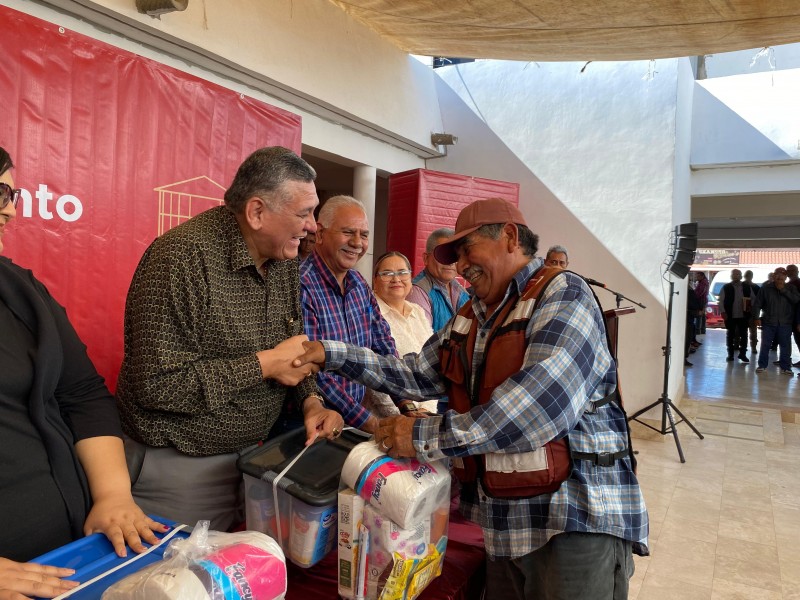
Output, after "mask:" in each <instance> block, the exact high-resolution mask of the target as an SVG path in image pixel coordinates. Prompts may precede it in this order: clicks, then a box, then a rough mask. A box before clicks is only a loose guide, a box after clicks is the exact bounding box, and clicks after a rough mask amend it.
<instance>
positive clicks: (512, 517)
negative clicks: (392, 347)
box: [324, 258, 648, 558]
mask: <svg viewBox="0 0 800 600" xmlns="http://www.w3.org/2000/svg"><path fill="white" fill-rule="evenodd" d="M542 264H543V263H542V260H541V259H539V258H536V259H534V260H532V261H531V262H530V263H528V265H526V266H525V267H524V268H523V269H521V270H520V271H519V272H518V273H517V274H516V275H515V276H514V278H513V280H512V281H511V283H510V284H509V287H508V290H507V291H506V295H505V298H504V299H503V301H502V303H501V306H503V305H504V304H505V303H506V302H509V301H513V298H516V297H517V295H516V294H520V295H521V293H522V291H523V290H524V289H525V285H526V284H527V282H528V280H529V279H530V278H531V276H532V275H533V274H534V273H535V271H536V270H537V269H538V268H539V267H541V266H542ZM513 292H516V293H513ZM471 302H472V309H473V311H474V313H475V317H476V318H477V319H478V323H479V329H478V335H477V337H476V343H475V349H474V352H473V358H474V363H473V365H477V364H480V363H481V362H482V361H483V357H484V355H485V352H486V347H485V341H484V340H486V339H487V337H488V333H489V331H491V327H492V325H493V319H492V317H491V316H490V317H489V318H488V319H487V316H486V306H485V305H484V304H483V303H482V302H481V301H480V300H478V299H477V298H473V299H472V300H471ZM538 303H539V306H538V307H537V310H536V311H535V312H534V315H533V318H532V319H531V320H530V322H529V324H528V328H527V331H526V337H527V339H528V349H527V351H526V353H525V358H524V360H523V365H522V369H521V370H520V371H519V372H517V373H516V374H514V375H513V376H511V377H509V378H508V379H506V380H505V381H503V382H500V383H499V384H498V386H497V387H496V388H495V390H494V392H493V393H492V397H491V400H490V401H489V402H488V403H487V404H483V405H479V406H476V407H474V408H472V409H471V410H470V411H469V412H467V413H463V414H458V413H456V412H455V411H452V410H451V411H448V412H447V413H446V414H445V415H442V416H436V417H430V418H427V419H418V420H417V422H416V424H415V425H414V433H413V436H414V440H413V443H414V447H415V448H416V450H417V453H418V457H419V458H420V459H421V460H434V459H440V458H446V457H457V456H466V455H472V454H483V453H487V452H509V453H520V452H528V451H531V450H535V449H536V448H539V447H541V446H543V445H544V444H546V443H547V442H549V441H551V440H553V439H555V438H558V437H562V436H563V435H564V434H566V435H567V439H568V441H569V446H570V448H571V449H572V450H573V451H575V452H592V453H594V452H597V453H603V452H608V453H614V452H618V451H620V450H623V449H624V448H625V447H626V445H627V433H626V431H627V429H626V422H625V414H624V412H623V411H622V410H621V409H620V407H618V406H617V405H616V404H615V403H613V402H612V403H609V404H606V405H604V406H602V407H600V408H597V409H595V407H594V405H593V403H594V402H596V401H598V400H601V399H602V398H604V397H605V396H607V395H608V394H610V393H611V392H613V391H614V389H615V386H616V383H617V374H616V366H615V364H614V361H613V359H612V357H611V355H610V353H609V351H608V347H607V344H606V340H605V323H604V320H603V315H602V313H601V311H600V308H599V306H598V305H597V303H596V302H595V300H594V298H593V296H592V293H591V291H590V290H589V287H588V286H587V285H586V283H585V282H584V281H583V279H581V278H580V277H578V276H577V275H574V274H572V273H567V272H565V273H563V274H559V275H557V276H556V277H555V279H554V280H553V281H552V282H551V284H550V285H549V286H548V287H547V289H546V290H545V291H544V294H543V296H542V297H541V298H540V299H539V300H538ZM497 312H499V307H498V310H497V311H495V313H493V314H497ZM451 324H452V322H451V323H450V324H448V325H447V326H446V327H445V328H444V329H443V330H442V331H440V332H438V333H436V334H434V335H433V337H432V338H431V339H430V340H428V342H427V343H426V344H425V345H424V346H423V348H422V350H421V352H420V353H419V354H416V355H414V354H409V355H406V356H405V357H403V358H402V359H397V358H393V357H379V356H376V355H374V354H373V353H371V352H369V351H368V350H365V349H363V348H357V347H354V346H349V345H345V344H340V343H336V342H327V341H326V342H324V345H325V350H326V369H330V370H335V371H337V372H339V373H341V374H343V375H344V376H346V377H348V378H352V379H354V380H357V381H360V382H361V383H363V384H365V385H366V386H368V387H371V388H376V389H379V390H381V391H384V392H387V393H392V394H395V395H398V396H401V397H404V398H412V399H428V398H435V397H437V396H439V395H441V394H442V393H444V391H445V387H444V382H443V380H442V378H441V377H440V374H439V373H440V364H439V346H440V344H441V341H442V340H443V339H444V338H446V337H448V336H449V330H450V327H451ZM484 334H485V335H484ZM472 371H473V373H474V372H476V371H477V369H475V368H473V369H472ZM461 511H462V513H463V514H464V515H465V516H466V517H468V518H469V519H471V520H473V521H475V522H477V523H478V524H480V525H481V527H482V528H483V533H484V540H485V544H486V549H487V552H488V553H489V555H490V556H491V557H498V558H517V557H520V556H524V555H526V554H528V553H530V552H532V551H534V550H536V549H538V548H540V547H542V546H544V545H545V544H546V543H547V542H548V540H549V539H550V538H551V537H553V536H554V535H557V534H559V533H562V532H565V531H580V532H593V533H605V534H609V535H613V536H616V537H619V538H622V539H625V540H630V541H631V542H633V547H634V552H636V553H637V554H642V555H646V554H647V552H648V550H647V534H648V518H647V510H646V508H645V505H644V498H643V496H642V492H641V489H640V487H639V483H638V481H637V479H636V476H635V475H634V473H633V469H632V465H631V462H630V459H629V458H628V457H625V458H623V459H620V460H617V461H616V462H615V463H614V465H613V466H611V467H600V466H596V465H594V464H593V463H591V462H590V461H586V460H576V461H573V467H572V472H571V473H570V476H569V477H568V478H567V480H566V481H565V482H564V483H563V484H562V485H561V487H560V488H559V489H558V491H556V492H554V493H553V494H544V495H541V496H537V497H535V498H526V499H520V500H503V499H498V498H492V497H490V496H488V495H486V494H485V493H484V492H483V490H482V488H481V485H480V483H475V484H469V485H464V486H463V487H462V492H461Z"/></svg>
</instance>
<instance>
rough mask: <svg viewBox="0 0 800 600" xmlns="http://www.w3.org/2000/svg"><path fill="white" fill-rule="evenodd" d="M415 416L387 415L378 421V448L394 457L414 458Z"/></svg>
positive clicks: (376, 434) (376, 433)
mask: <svg viewBox="0 0 800 600" xmlns="http://www.w3.org/2000/svg"><path fill="white" fill-rule="evenodd" d="M415 421H416V419H414V418H413V417H406V416H403V415H399V416H393V417H386V418H385V419H381V420H380V422H379V423H378V430H377V431H376V432H375V442H376V443H377V444H378V448H380V449H381V450H383V451H384V452H386V453H387V454H388V455H389V456H391V457H392V458H414V457H416V456H417V451H416V450H414V443H413V442H414V437H413V436H414V422H415Z"/></svg>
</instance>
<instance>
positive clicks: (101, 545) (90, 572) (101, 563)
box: [31, 516, 191, 600]
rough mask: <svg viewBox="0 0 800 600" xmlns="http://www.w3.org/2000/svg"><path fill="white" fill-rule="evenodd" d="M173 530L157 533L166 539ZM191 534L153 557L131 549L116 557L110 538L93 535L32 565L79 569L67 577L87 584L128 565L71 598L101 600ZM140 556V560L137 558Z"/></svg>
mask: <svg viewBox="0 0 800 600" xmlns="http://www.w3.org/2000/svg"><path fill="white" fill-rule="evenodd" d="M152 518H153V519H155V520H156V521H158V522H159V523H164V524H165V525H170V526H171V527H174V526H175V525H176V524H175V523H174V522H173V521H170V520H168V519H162V518H160V517H156V516H153V517H152ZM170 531H171V530H170ZM170 531H167V532H166V533H165V534H161V533H156V536H157V537H159V538H163V537H164V536H166V535H168V534H169V533H170ZM190 532H191V529H190V528H187V529H185V530H181V531H179V532H178V533H176V534H175V535H173V536H172V537H171V538H170V540H169V541H168V542H166V543H164V544H162V545H161V546H158V547H156V548H155V550H153V551H152V552H150V553H149V554H145V555H139V554H135V553H134V552H133V551H132V550H131V549H130V548H129V549H128V556H126V557H125V558H120V557H119V556H117V555H116V554H115V552H114V547H113V546H112V545H111V542H109V541H108V539H107V538H106V536H104V535H103V534H102V533H94V534H92V535H90V536H87V537H84V538H81V539H79V540H75V541H74V542H71V543H69V544H67V545H66V546H61V548H56V549H55V550H52V551H50V552H48V553H47V554H43V555H41V556H40V557H38V558H34V559H33V560H32V561H31V562H36V563H41V564H45V565H52V566H54V567H67V568H69V569H75V574H74V575H72V576H71V577H67V579H71V580H73V581H80V582H81V583H86V582H88V581H90V580H91V579H94V578H95V577H98V576H101V575H103V573H106V572H107V571H109V570H111V569H114V568H116V567H118V566H120V565H124V566H122V567H121V568H119V569H118V570H116V571H114V572H113V573H108V574H107V575H105V576H103V577H102V578H100V579H98V580H97V581H96V582H94V583H92V584H91V585H89V586H87V587H85V588H83V589H80V590H78V591H77V592H75V593H73V594H70V596H69V597H70V598H71V599H74V600H99V599H100V596H102V595H103V592H104V591H105V590H106V588H108V587H109V586H110V585H111V584H113V583H116V582H117V581H119V580H120V579H122V578H123V577H125V576H127V575H130V574H131V573H135V572H136V571H138V570H139V569H143V568H144V567H146V566H148V565H150V564H153V563H154V562H156V561H159V560H161V559H162V558H163V556H164V550H165V549H166V548H167V546H169V544H170V542H171V541H172V540H174V539H179V538H186V537H189V533H190ZM145 545H146V544H145ZM137 556H138V557H140V558H136V557H137ZM126 563H127V564H126Z"/></svg>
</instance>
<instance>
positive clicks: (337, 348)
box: [320, 340, 347, 371]
mask: <svg viewBox="0 0 800 600" xmlns="http://www.w3.org/2000/svg"><path fill="white" fill-rule="evenodd" d="M320 341H321V342H322V346H323V347H324V348H325V370H326V371H335V370H336V369H341V368H342V365H344V363H345V361H346V360H347V345H346V344H345V343H344V342H336V341H333V340H320Z"/></svg>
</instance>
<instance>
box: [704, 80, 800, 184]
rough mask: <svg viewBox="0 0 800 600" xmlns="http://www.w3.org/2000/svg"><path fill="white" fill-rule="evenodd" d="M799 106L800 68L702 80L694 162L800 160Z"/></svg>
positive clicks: (711, 163) (729, 162)
mask: <svg viewBox="0 0 800 600" xmlns="http://www.w3.org/2000/svg"><path fill="white" fill-rule="evenodd" d="M798 107H800V69H788V70H783V71H774V72H765V73H753V74H748V75H735V76H731V77H719V78H715V79H706V80H705V81H698V82H697V90H696V91H695V100H694V120H693V123H694V125H693V132H692V165H693V166H697V167H702V166H706V165H717V164H741V163H751V162H767V161H777V162H787V161H796V160H800V110H798ZM765 183H766V182H765Z"/></svg>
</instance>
